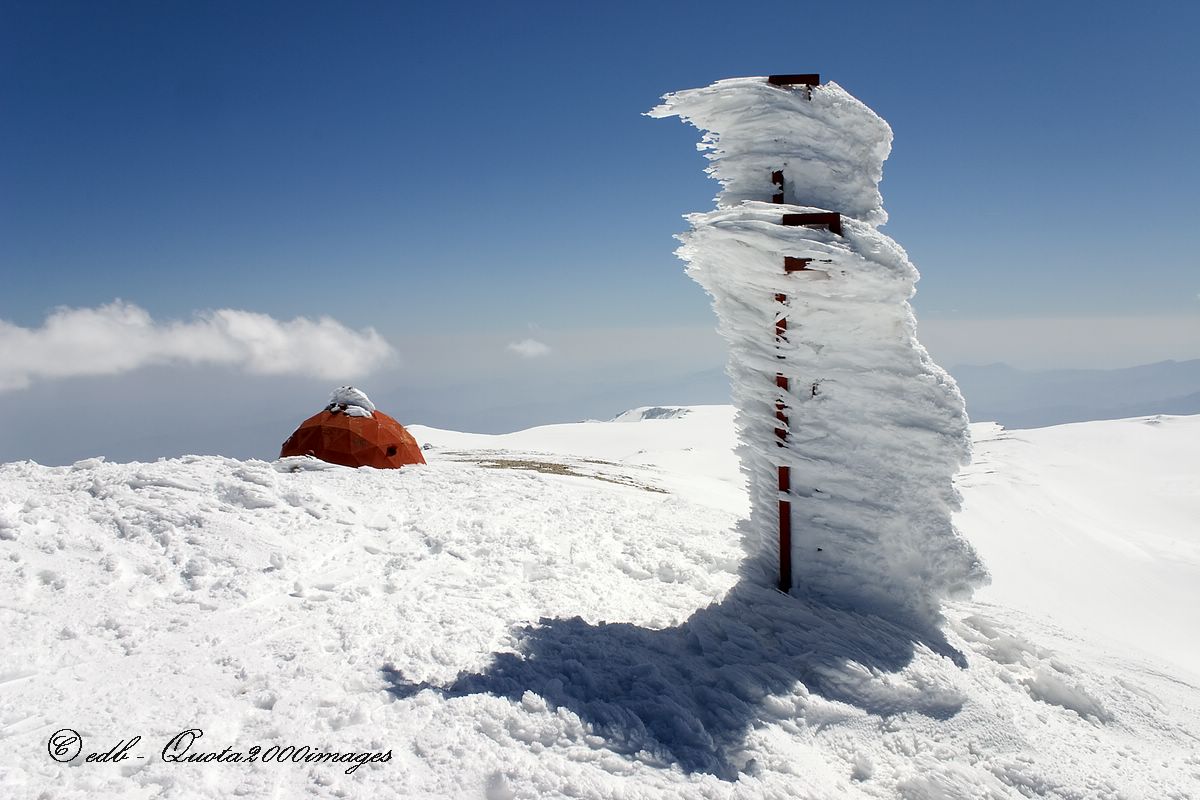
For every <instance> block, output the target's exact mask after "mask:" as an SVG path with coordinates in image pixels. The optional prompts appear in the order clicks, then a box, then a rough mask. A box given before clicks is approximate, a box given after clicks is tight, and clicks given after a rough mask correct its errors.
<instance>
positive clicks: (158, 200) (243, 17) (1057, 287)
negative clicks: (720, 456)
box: [0, 0, 1200, 428]
mask: <svg viewBox="0 0 1200 800" xmlns="http://www.w3.org/2000/svg"><path fill="white" fill-rule="evenodd" d="M1198 27H1200V9H1198V8H1197V7H1196V6H1194V5H1193V4H1170V5H1168V4H1161V5H1151V6H1148V7H1143V8H1139V9H1136V10H1135V9H1133V8H1132V7H1130V6H1129V5H1128V4H1127V3H1115V2H1062V3H1032V2H1009V3H1003V4H1001V3H970V4H962V3H951V2H934V3H921V4H899V3H882V2H880V3H868V2H847V3H843V4H835V5H830V4H805V3H794V4H778V3H744V4H741V5H738V6H736V7H734V6H731V5H730V4H728V3H715V2H704V1H700V2H687V3H683V2H661V3H644V2H641V3H625V2H614V3H606V4H600V5H597V4H591V5H587V4H576V3H550V2H527V3H512V4H504V5H499V4H483V3H466V4H453V5H443V6H436V5H434V4H421V5H416V4H394V3H363V2H349V3H339V4H330V3H308V2H287V3H283V2H261V3H252V4H245V3H233V2H213V3H159V2H125V3H120V4H115V5H97V4H93V3H86V2H54V3H35V2H15V1H14V0H0V274H2V277H3V280H4V283H3V285H4V291H3V292H0V344H3V345H5V346H7V347H8V348H9V349H10V351H11V352H10V355H9V357H8V358H7V360H6V361H5V365H4V367H3V371H4V374H0V391H6V390H7V391H9V392H18V393H30V392H36V391H39V387H41V388H44V387H47V386H49V385H51V384H54V383H55V382H56V381H59V382H61V381H63V380H68V379H72V380H74V379H78V380H79V386H80V387H82V388H81V389H80V390H79V391H81V392H82V395H83V396H86V394H87V386H88V385H89V384H88V380H89V378H88V376H89V375H94V376H96V377H95V380H100V379H101V377H102V376H105V375H113V374H127V375H128V376H129V381H130V382H131V383H135V384H136V383H137V382H138V381H143V382H145V381H147V380H149V379H150V378H149V377H148V373H146V371H145V370H146V369H151V368H152V369H155V370H157V371H156V372H155V373H154V380H156V381H158V382H160V383H161V382H162V380H163V376H164V375H172V374H177V375H178V376H179V385H180V386H184V385H187V384H189V383H194V382H195V381H196V380H199V378H198V376H199V375H200V374H201V373H200V372H197V370H201V371H203V375H204V376H206V377H205V380H229V381H230V382H231V384H232V383H236V382H237V381H238V380H239V376H241V375H254V376H258V377H262V376H267V377H269V376H271V375H273V374H287V369H286V367H287V365H288V364H291V363H293V362H294V361H295V360H296V359H297V358H299V357H300V356H299V355H298V353H300V352H310V351H316V352H320V353H323V354H324V356H323V357H322V358H321V359H319V361H320V364H319V368H316V369H315V371H316V374H315V375H314V376H310V377H317V378H321V379H322V380H325V376H329V380H334V377H333V376H336V375H338V374H339V373H338V369H339V366H345V367H347V368H348V369H349V368H350V367H353V369H349V372H351V373H353V374H352V375H351V377H354V378H355V379H359V380H362V381H364V382H365V385H367V386H370V385H372V384H374V385H387V386H403V385H405V383H406V382H407V383H408V384H410V385H412V384H415V383H417V382H420V384H421V385H420V388H421V390H423V391H430V392H435V393H436V391H438V390H439V388H441V389H443V390H444V391H446V392H450V391H457V390H455V389H454V388H453V387H455V386H460V385H462V384H463V383H464V381H465V382H467V383H469V382H470V381H471V380H472V379H473V378H474V379H476V380H478V379H480V378H481V377H486V380H487V381H489V382H490V384H491V385H492V386H496V385H497V383H498V382H499V383H503V382H505V381H507V382H508V383H509V384H510V385H508V386H506V388H505V390H504V391H505V392H507V393H508V394H511V395H512V396H513V397H514V398H520V397H521V391H522V389H521V387H522V386H524V385H528V386H529V387H530V389H529V391H530V392H531V393H532V392H535V391H537V389H536V388H535V387H537V386H542V385H545V384H547V383H554V382H560V383H561V382H567V383H570V384H571V388H572V390H575V391H578V392H579V393H583V394H586V393H587V392H588V391H590V390H592V389H595V390H596V391H599V389H598V387H599V386H600V385H601V384H604V385H606V386H611V385H615V384H617V383H619V382H620V381H621V380H623V376H629V375H640V374H641V372H640V371H641V370H643V369H647V370H649V371H650V372H652V373H654V374H657V375H664V374H672V373H675V374H679V375H685V374H692V373H694V372H697V371H702V370H704V369H708V368H710V367H718V366H720V364H721V361H722V355H721V347H720V344H719V342H718V341H717V340H716V338H715V336H712V335H711V334H709V333H707V332H709V331H711V329H712V326H713V324H714V319H713V316H712V312H711V311H710V310H709V307H708V302H707V300H706V298H705V297H704V294H703V292H702V291H701V290H700V289H699V288H698V287H697V286H695V285H694V284H692V282H691V281H690V280H689V279H688V278H687V277H686V276H685V275H684V274H683V272H682V265H681V263H680V262H679V261H677V260H676V259H675V257H674V256H673V254H672V251H673V250H674V248H675V245H676V243H675V242H674V241H673V239H672V238H671V237H672V235H673V234H675V233H678V232H680V231H681V230H683V228H684V222H683V220H682V219H681V215H683V214H685V213H687V212H690V211H700V210H705V209H707V208H710V207H711V204H712V197H713V195H714V194H715V192H716V189H717V187H716V185H715V183H714V182H712V181H711V180H710V179H708V178H706V176H705V175H704V173H703V169H704V166H705V162H704V160H703V159H702V158H701V156H700V155H699V154H698V153H697V152H696V149H695V144H696V141H697V139H698V134H697V132H696V131H695V130H694V129H692V128H690V127H688V126H684V125H681V124H679V123H678V122H677V121H673V120H671V121H655V120H651V119H649V118H647V117H644V116H642V113H643V112H644V111H646V110H647V109H649V108H650V107H651V106H653V105H654V104H655V103H656V102H657V100H658V98H659V96H660V95H662V94H663V93H665V92H668V91H672V90H676V89H683V88H689V87H694V86H700V85H704V84H707V83H709V82H711V81H713V80H716V79H719V78H724V77H732V76H739V75H762V74H768V73H771V72H798V71H804V72H807V71H819V72H820V73H821V75H822V78H823V79H825V80H834V81H837V82H838V83H840V84H841V85H842V86H844V87H845V88H846V89H848V90H849V91H850V92H851V93H853V94H855V95H856V96H858V97H859V98H860V99H862V100H863V101H864V102H866V103H867V104H868V105H870V106H871V107H872V108H874V109H875V110H876V111H877V112H878V113H879V114H880V115H881V116H883V117H884V118H885V119H887V120H888V121H889V123H890V124H891V125H892V128H893V130H894V131H895V134H896V139H895V143H894V147H893V152H892V156H891V158H890V160H889V161H888V162H887V164H886V165H885V178H884V183H883V187H882V188H883V194H884V201H885V205H886V207H887V209H888V211H889V213H890V215H891V219H890V221H889V223H888V224H887V225H886V226H885V227H884V231H885V232H886V233H888V234H889V235H891V236H892V237H893V238H895V239H896V240H897V241H899V242H900V243H901V244H902V245H903V246H904V247H905V248H906V249H907V250H908V252H909V254H910V256H911V257H912V259H913V260H914V262H915V263H916V264H917V266H918V268H919V269H920V270H921V271H922V275H923V279H922V281H921V283H920V284H919V286H918V294H917V297H916V298H915V300H914V305H915V307H916V309H917V312H918V316H919V318H920V319H921V323H922V335H923V336H925V338H926V340H927V343H928V345H929V347H930V349H931V351H932V352H933V353H934V355H935V356H936V357H938V358H939V359H941V360H942V361H943V362H945V364H946V366H953V365H955V364H961V363H985V362H992V361H1008V362H1010V363H1013V364H1016V365H1018V366H1026V367H1070V366H1087V367H1104V366H1112V367H1117V366H1126V365H1130V364H1134V363H1142V362H1148V361H1154V360H1159V359H1165V358H1193V357H1200V278H1198V277H1197V276H1198V275H1200V270H1197V266H1198V265H1197V256H1196V253H1197V248H1196V247H1195V245H1194V243H1193V242H1192V241H1191V240H1190V236H1189V233H1190V232H1191V231H1192V230H1193V229H1194V223H1193V218H1194V216H1195V214H1196V212H1197V210H1198V209H1197V202H1196V199H1195V197H1196V189H1195V187H1196V186H1197V183H1198V181H1200V159H1198V158H1197V156H1196V151H1195V142H1196V141H1200V104H1197V103H1196V102H1195V99H1194V87H1195V85H1196V84H1197V81H1198V80H1200V56H1198V55H1197V48H1195V45H1194V33H1195V31H1196V30H1197V29H1198ZM116 301H120V302H119V303H118V302H116ZM63 307H66V308H69V309H75V310H76V311H75V312H64V311H61V310H60V311H58V312H57V316H51V315H53V314H55V313H56V312H55V309H61V308H63ZM326 316H327V317H330V318H331V319H329V320H326V321H325V322H321V321H320V318H322V317H326ZM48 320H49V321H48ZM122 326H124V327H122ZM131 326H132V327H131ZM367 329H373V330H374V331H375V333H376V335H374V336H373V335H372V334H369V333H367V332H366V331H367ZM131 331H132V332H131ZM672 337H674V338H672ZM131 339H132V341H133V344H132V345H129V344H128V341H129V340H131ZM285 340H287V341H290V342H291V343H292V344H291V345H290V346H289V345H288V344H286V342H285ZM631 342H632V343H634V344H633V345H632V346H631V344H630V343H631ZM639 342H641V343H645V344H644V346H639V345H638V344H637V343H639ZM414 343H415V344H414ZM126 347H128V348H130V349H129V351H128V353H126V354H125V355H123V356H122V357H120V358H117V357H114V356H113V355H112V354H113V353H114V352H116V351H117V350H120V349H121V348H126ZM17 350H20V351H21V353H23V354H25V355H24V356H22V357H20V358H18V357H14V356H12V355H11V353H12V352H16V351H17ZM343 352H345V353H347V356H346V358H345V360H344V363H341V364H339V362H342V361H343V359H342V358H341V356H340V355H339V354H340V353H343ZM22 358H23V359H24V360H22ZM47 364H52V365H53V366H46V365H47ZM163 369H166V372H163ZM172 370H173V371H174V372H172ZM273 370H274V371H273ZM189 371H191V372H189ZM220 376H224V378H221V377H220ZM329 380H326V381H325V382H329ZM168 382H169V381H168ZM414 388H415V387H414ZM61 389H62V387H61V386H59V389H58V390H61ZM460 394H461V393H460ZM635 395H636V392H633V391H631V393H630V395H629V397H630V402H631V404H636V403H637V398H636V396H635ZM167 397H168V398H169V397H170V395H169V394H168V395H167ZM534 399H535V398H534V397H532V396H531V397H530V401H531V402H532V401H533V400H534ZM177 400H178V402H180V403H186V402H188V398H187V397H183V396H180V397H179V398H177ZM459 400H460V398H458V397H456V399H455V401H456V402H458V401H459ZM688 400H689V398H687V397H681V398H679V401H680V402H688ZM318 401H319V398H318V399H317V400H315V401H314V402H318ZM431 402H433V401H431ZM614 402H617V401H614ZM481 408H482V406H481ZM617 410H619V409H617ZM480 413H481V414H482V413H483V412H482V410H481V411H480ZM547 413H548V414H550V415H551V416H554V415H555V414H557V415H558V416H560V417H562V416H564V415H565V416H566V417H567V418H569V417H570V415H569V414H565V411H564V409H562V408H560V409H558V410H557V412H551V411H547ZM464 414H465V417H464V418H466V419H468V420H469V418H470V414H469V411H464ZM476 427H478V428H486V427H487V425H486V420H483V419H481V420H480V423H479V424H478V425H477V426H476Z"/></svg>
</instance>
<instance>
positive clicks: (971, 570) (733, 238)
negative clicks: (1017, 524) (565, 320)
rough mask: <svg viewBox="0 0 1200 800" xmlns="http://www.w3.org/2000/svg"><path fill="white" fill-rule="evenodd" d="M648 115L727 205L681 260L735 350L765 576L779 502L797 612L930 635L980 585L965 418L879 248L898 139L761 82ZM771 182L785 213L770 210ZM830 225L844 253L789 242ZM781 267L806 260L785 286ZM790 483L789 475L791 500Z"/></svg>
mask: <svg viewBox="0 0 1200 800" xmlns="http://www.w3.org/2000/svg"><path fill="white" fill-rule="evenodd" d="M649 113H650V116H654V117H669V116H678V117H679V118H681V119H682V120H683V121H685V122H689V123H691V124H693V125H695V126H696V127H697V128H699V129H700V130H702V131H704V138H703V140H702V142H701V144H700V145H699V148H700V149H701V150H704V151H706V157H707V158H708V159H709V161H710V166H709V167H708V172H709V174H711V175H712V176H713V177H715V178H716V179H717V180H718V181H720V183H721V187H722V189H721V192H720V193H719V194H718V196H717V198H716V200H717V209H716V210H715V211H710V212H707V213H702V214H691V215H689V216H688V217H687V219H688V220H689V222H690V223H691V225H692V230H691V231H690V232H688V233H686V234H683V235H682V236H680V237H679V238H680V240H681V241H682V242H683V246H682V247H680V248H679V250H678V251H677V254H678V255H679V256H680V257H681V258H682V259H683V260H684V261H686V262H687V263H688V268H687V271H688V274H689V275H690V276H691V277H692V278H693V279H695V280H696V281H697V282H698V283H700V284H701V285H702V286H703V287H704V288H705V289H706V290H707V291H708V293H709V294H710V295H711V297H712V301H713V307H714V309H715V311H716V312H717V317H718V328H719V331H720V333H721V335H722V336H724V338H725V339H726V341H727V342H728V344H729V367H728V370H729V375H730V378H731V385H732V394H733V401H734V404H735V406H736V407H737V412H738V413H737V425H738V435H739V440H740V442H741V447H740V456H741V459H742V469H743V471H744V472H745V473H746V474H747V478H748V481H749V486H750V492H751V512H750V517H749V521H748V525H747V530H746V541H747V546H748V549H749V551H750V555H751V556H752V557H754V558H755V560H756V563H757V564H758V565H759V566H760V567H761V568H762V569H763V571H764V572H767V571H769V572H770V573H771V574H774V572H775V569H776V566H775V565H776V564H777V559H778V549H779V536H778V531H779V523H780V519H779V515H780V507H779V502H780V500H786V501H788V502H790V503H791V527H792V543H791V563H792V584H791V585H792V588H793V593H799V594H804V595H808V596H814V597H817V598H820V599H823V600H825V601H827V602H830V603H832V604H835V605H847V606H851V607H855V608H859V609H862V610H866V611H871V612H875V613H880V614H884V615H887V616H892V617H903V618H910V619H913V620H916V621H920V622H926V623H928V622H936V621H937V620H938V619H940V610H939V606H940V603H939V601H940V600H941V599H942V598H946V597H951V598H961V597H964V596H967V595H969V594H970V592H971V591H972V590H973V589H974V588H975V587H976V586H979V585H981V584H982V583H984V582H985V581H986V573H985V571H984V569H983V566H982V564H981V563H980V561H979V559H978V557H977V556H976V554H975V552H974V550H973V549H972V548H971V546H970V545H969V544H968V543H967V542H966V541H965V540H964V539H963V538H962V537H961V536H959V534H958V533H957V531H956V530H955V529H954V527H953V525H952V523H951V514H952V513H953V512H954V511H955V510H957V509H958V508H959V504H960V498H959V495H958V493H957V491H956V490H955V489H954V487H953V485H952V483H951V479H952V478H953V476H954V474H955V473H956V472H957V471H958V469H959V468H960V466H962V465H964V464H966V463H968V462H969V460H970V438H969V434H968V430H967V417H966V413H965V410H964V406H963V399H962V396H961V394H960V393H959V391H958V388H957V386H956V385H955V383H954V381H953V379H952V378H950V376H949V375H947V374H946V372H945V371H943V370H942V369H941V368H940V367H938V366H937V364H935V363H933V361H932V360H931V359H930V357H929V354H928V353H927V352H926V351H925V348H924V347H922V346H921V344H920V343H919V342H918V341H917V336H916V321H915V319H914V317H913V313H912V308H911V307H910V306H909V304H908V299H909V298H910V297H911V296H912V294H913V292H914V284H915V283H916V281H917V278H918V277H919V276H918V273H917V270H916V268H914V267H913V265H912V264H911V263H910V262H909V260H908V258H907V256H906V254H905V252H904V250H903V249H902V248H901V247H900V246H899V245H898V244H896V243H895V242H894V241H892V240H891V239H890V238H888V237H887V236H885V235H883V234H881V233H879V232H878V231H877V230H876V226H877V225H880V224H882V223H883V222H884V221H886V219H887V214H886V213H885V212H884V210H883V207H882V198H881V196H880V194H879V188H878V184H879V180H880V179H881V177H882V175H883V161H884V159H886V158H887V156H888V153H889V151H890V149H891V139H892V132H891V129H890V128H889V127H888V125H887V123H886V122H884V121H883V120H882V119H881V118H880V117H879V116H877V115H876V114H875V113H874V112H873V111H871V110H870V109H869V108H867V107H866V106H865V105H863V104H862V103H861V102H859V101H858V100H856V99H855V98H854V97H852V96H851V95H850V94H848V93H847V92H846V91H845V90H844V89H842V88H841V87H839V86H838V85H836V84H833V83H828V84H824V85H821V86H817V87H813V88H812V89H811V92H810V91H809V90H806V89H803V88H800V89H788V88H780V87H776V86H772V85H770V84H769V83H767V81H766V79H765V78H741V79H735V80H726V81H718V82H717V83H715V84H713V85H712V86H709V87H706V88H703V89H693V90H689V91H683V92H677V93H674V94H669V95H666V96H665V97H664V98H663V103H662V105H660V106H658V107H656V108H654V109H653V110H652V111H650V112H649ZM776 170H781V171H782V172H783V178H784V193H783V194H784V197H783V200H784V203H783V204H779V203H772V202H764V201H766V200H770V199H772V195H773V194H774V193H775V192H776V191H778V190H777V189H776V187H775V185H774V184H773V182H772V172H774V171H776ZM828 211H833V212H839V213H840V214H841V215H842V234H841V235H837V234H835V233H832V232H831V231H829V230H825V229H819V228H812V227H790V226H784V225H783V224H782V217H783V215H784V214H794V213H805V212H828ZM785 256H792V257H795V258H800V259H810V260H811V261H810V262H809V263H808V267H807V269H804V270H802V271H794V272H785V270H784V266H783V264H784V257H785ZM780 298H784V299H783V301H782V302H780ZM781 318H783V319H786V326H787V327H786V331H785V332H784V333H783V335H782V336H781V337H780V338H778V339H777V338H776V335H775V333H776V330H777V328H776V324H777V322H778V321H779V320H780V319H781ZM777 375H780V376H784V377H786V378H787V379H788V380H787V383H788V387H787V389H786V390H785V389H780V388H777V385H776V384H777V382H776V376H777ZM777 401H782V406H783V410H784V412H785V415H786V417H787V422H786V424H784V423H781V422H780V421H779V420H778V419H777V417H776V411H777V405H776V403H777ZM780 427H783V428H784V429H785V430H786V442H785V443H784V444H781V443H780V440H779V439H778V438H777V436H776V429H777V428H780ZM779 467H790V491H789V492H781V491H780V489H779V482H778V476H777V472H778V468H779Z"/></svg>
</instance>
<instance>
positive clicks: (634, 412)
mask: <svg viewBox="0 0 1200 800" xmlns="http://www.w3.org/2000/svg"><path fill="white" fill-rule="evenodd" d="M690 411H691V409H690V408H688V407H686V406H642V407H641V408H631V409H630V410H628V411H625V412H622V413H620V414H618V415H617V416H615V417H613V418H612V421H613V422H641V421H642V420H647V419H679V418H680V417H684V416H687V414H688V413H690Z"/></svg>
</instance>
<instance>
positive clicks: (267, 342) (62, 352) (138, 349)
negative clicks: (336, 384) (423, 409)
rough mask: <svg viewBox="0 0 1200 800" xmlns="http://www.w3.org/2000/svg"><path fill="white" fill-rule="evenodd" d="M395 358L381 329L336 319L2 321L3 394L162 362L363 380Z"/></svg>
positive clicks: (82, 314) (132, 311) (132, 312)
mask: <svg viewBox="0 0 1200 800" xmlns="http://www.w3.org/2000/svg"><path fill="white" fill-rule="evenodd" d="M393 355H394V351H393V350H392V347H391V345H389V344H388V343H387V341H386V340H385V339H384V338H383V337H382V336H380V335H379V334H378V333H376V331H375V330H374V329H373V328H365V329H363V330H361V331H354V330H351V329H349V328H347V327H346V326H344V325H342V324H341V323H340V322H338V321H337V320H334V319H331V318H330V317H320V318H319V319H315V320H313V319H308V318H306V317H296V318H295V319H292V320H288V321H280V320H277V319H274V318H273V317H271V316H269V315H267V314H257V313H254V312H251V311H238V310H235V309H228V308H223V309H219V310H217V311H203V312H199V313H197V314H196V315H195V316H194V318H193V319H192V320H190V321H186V322H185V321H155V320H154V319H152V318H151V317H150V314H149V313H148V312H147V311H146V310H145V309H142V308H139V307H138V306H136V305H133V304H131V303H125V302H122V301H120V300H117V301H114V302H112V303H109V304H108V305H104V306H99V307H97V308H59V309H56V310H55V311H53V312H52V313H51V314H50V315H49V316H47V317H46V320H45V322H43V323H42V326H41V327H40V328H22V327H19V326H17V325H14V324H12V323H10V322H6V321H4V320H0V392H3V391H10V390H13V389H23V388H25V387H27V386H29V385H31V384H32V383H34V382H35V381H38V380H42V379H48V378H65V377H72V376H79V375H114V374H118V373H122V372H129V371H130V370H135V369H138V368H139V367H145V366H150V365H154V364H217V365H224V366H232V367H238V368H241V369H244V370H246V371H247V372H251V373H255V374H259V375H304V376H310V377H314V378H322V379H329V380H344V379H349V378H357V377H359V376H361V375H364V374H366V373H368V372H370V371H371V370H373V369H375V368H377V367H379V366H380V365H382V364H383V363H385V362H386V361H387V360H389V359H390V358H391V357H392V356H393Z"/></svg>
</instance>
